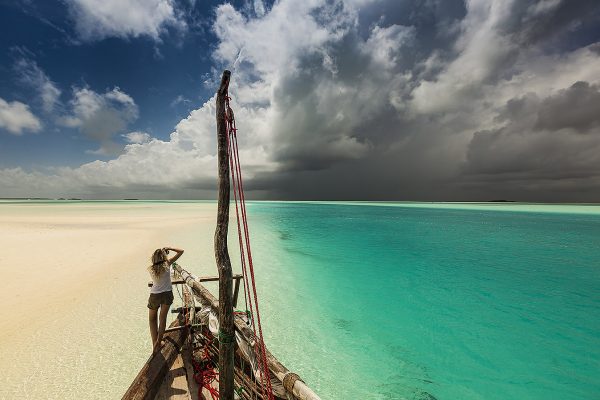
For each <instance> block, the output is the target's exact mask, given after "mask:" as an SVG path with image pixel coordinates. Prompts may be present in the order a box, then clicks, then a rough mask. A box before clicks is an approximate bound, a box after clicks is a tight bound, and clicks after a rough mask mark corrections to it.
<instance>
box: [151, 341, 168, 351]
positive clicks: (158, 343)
mask: <svg viewBox="0 0 600 400" xmlns="http://www.w3.org/2000/svg"><path fill="white" fill-rule="evenodd" d="M163 344H165V341H164V340H161V341H158V340H157V341H156V342H155V343H154V347H153V348H152V354H156V353H160V349H161V347H162V346H163Z"/></svg>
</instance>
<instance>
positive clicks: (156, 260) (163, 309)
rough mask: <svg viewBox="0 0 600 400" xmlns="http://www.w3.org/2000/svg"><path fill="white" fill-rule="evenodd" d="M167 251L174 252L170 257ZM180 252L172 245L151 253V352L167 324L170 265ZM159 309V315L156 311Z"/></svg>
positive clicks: (170, 292)
mask: <svg viewBox="0 0 600 400" xmlns="http://www.w3.org/2000/svg"><path fill="white" fill-rule="evenodd" d="M169 251H174V252H175V255H174V256H173V257H171V258H169V257H168V254H169ZM182 254H183V250H181V249H174V248H172V247H164V248H162V249H156V250H155V251H154V254H152V258H151V261H152V265H151V266H150V267H149V268H148V270H149V271H150V276H151V277H152V283H153V284H152V287H151V288H150V298H148V309H149V313H148V317H149V321H150V336H151V337H152V346H153V347H152V352H153V353H156V352H157V351H158V350H159V349H160V344H161V341H162V337H163V334H164V333H165V327H166V324H167V315H168V314H169V307H171V304H173V287H172V286H171V271H170V267H171V264H173V263H174V262H175V261H176V260H177V259H178V258H179V257H181V255H182ZM159 309H160V315H159V312H158V310H159ZM159 318H160V321H159Z"/></svg>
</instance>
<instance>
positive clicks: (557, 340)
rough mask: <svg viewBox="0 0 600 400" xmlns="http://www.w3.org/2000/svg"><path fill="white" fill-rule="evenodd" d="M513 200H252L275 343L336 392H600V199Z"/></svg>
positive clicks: (321, 389)
mask: <svg viewBox="0 0 600 400" xmlns="http://www.w3.org/2000/svg"><path fill="white" fill-rule="evenodd" d="M498 207H500V208H498V209H496V208H494V207H488V208H486V207H483V208H481V207H479V208H478V207H472V208H469V207H468V205H467V206H464V207H462V206H461V207H450V208H448V207H436V205H429V206H427V205H421V206H415V205H414V204H413V205H411V204H408V205H406V204H404V205H403V204H395V205H394V204H390V205H384V206H381V204H378V206H372V205H368V204H362V205H349V204H323V203H321V204H310V203H308V204H307V203H276V202H270V203H252V204H250V205H249V216H250V227H251V231H252V232H251V233H252V239H253V248H254V257H255V260H256V264H257V269H258V272H257V273H258V277H257V279H258V285H259V294H260V296H261V305H262V307H261V309H262V311H263V313H262V314H263V315H262V318H263V326H264V328H265V330H266V340H267V343H268V346H269V347H270V349H271V350H272V351H273V353H274V354H275V355H276V356H278V357H279V358H280V359H281V360H282V361H283V362H284V364H286V365H287V366H288V367H289V368H290V369H292V370H295V371H297V372H299V373H300V375H302V376H303V377H304V378H305V380H306V381H307V382H308V383H309V384H310V386H312V387H314V388H315V389H316V391H317V392H318V393H319V394H320V395H321V396H322V398H323V399H351V398H360V399H429V400H430V399H434V398H435V399H440V400H443V399H448V400H449V399H465V400H466V399H565V400H566V399H598V398H600V265H599V262H600V215H598V212H597V207H593V206H588V207H591V208H592V209H594V210H596V211H594V210H592V211H590V212H580V211H581V209H577V206H564V207H563V208H560V206H552V207H553V208H552V210H551V212H539V211H544V210H543V207H542V210H538V209H536V208H535V207H532V208H530V209H525V210H522V209H521V210H518V207H517V208H515V210H517V211H518V212H512V211H511V208H510V207H511V206H510V205H499V206H498ZM556 207H558V209H556ZM573 209H575V212H574V211H573ZM561 210H562V211H565V212H562V211H561ZM578 210H579V211H578Z"/></svg>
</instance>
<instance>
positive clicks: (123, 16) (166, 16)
mask: <svg viewBox="0 0 600 400" xmlns="http://www.w3.org/2000/svg"><path fill="white" fill-rule="evenodd" d="M67 4H68V5H69V8H70V12H71V15H72V18H73V19H74V21H75V27H76V30H77V32H78V34H79V36H80V37H81V38H82V39H83V40H101V39H104V38H106V37H113V36H114V37H121V38H127V37H138V36H148V37H151V38H152V39H154V40H160V35H161V34H162V33H163V32H164V31H165V30H166V29H167V27H174V28H176V29H185V27H186V25H185V22H184V21H183V19H181V18H179V16H178V14H177V12H176V9H175V6H174V1H173V0H68V1H67Z"/></svg>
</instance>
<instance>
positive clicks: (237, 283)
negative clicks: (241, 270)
mask: <svg viewBox="0 0 600 400" xmlns="http://www.w3.org/2000/svg"><path fill="white" fill-rule="evenodd" d="M239 293H240V280H239V279H236V280H235V287H234V288H233V308H235V307H237V301H238V294H239Z"/></svg>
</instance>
